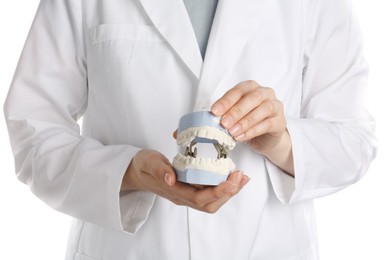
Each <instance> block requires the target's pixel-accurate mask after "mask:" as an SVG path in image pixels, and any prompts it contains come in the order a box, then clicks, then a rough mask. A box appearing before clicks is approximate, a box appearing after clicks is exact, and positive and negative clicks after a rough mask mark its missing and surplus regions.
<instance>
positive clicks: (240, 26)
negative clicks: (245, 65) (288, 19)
mask: <svg viewBox="0 0 390 260" xmlns="http://www.w3.org/2000/svg"><path fill="white" fill-rule="evenodd" d="M267 1H268V0H241V1H238V0H220V1H219V4H218V8H217V11H216V13H215V17H214V22H213V27H212V30H211V33H210V37H209V41H208V45H207V51H206V57H205V61H204V64H203V69H202V75H201V78H200V82H199V87H198V93H197V99H196V103H195V108H194V110H205V109H210V106H211V105H212V104H211V102H212V100H210V96H212V94H213V92H214V91H215V90H216V89H217V88H218V86H219V85H220V84H221V83H222V81H223V79H224V76H225V75H226V74H227V73H228V72H229V70H230V69H231V68H232V66H234V65H235V63H236V62H237V59H238V58H239V55H240V52H241V51H242V49H243V48H244V46H245V44H246V42H247V41H248V39H249V37H250V36H251V34H252V33H253V32H254V30H255V29H256V27H258V26H261V24H260V19H261V18H262V17H263V12H266V2H267ZM259 48H261V46H259ZM253 66H255V64H253ZM248 80H249V79H248ZM231 87H234V86H231Z"/></svg>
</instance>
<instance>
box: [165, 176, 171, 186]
mask: <svg viewBox="0 0 390 260" xmlns="http://www.w3.org/2000/svg"><path fill="white" fill-rule="evenodd" d="M165 182H166V183H167V184H168V185H169V186H172V177H171V175H169V173H167V174H165Z"/></svg>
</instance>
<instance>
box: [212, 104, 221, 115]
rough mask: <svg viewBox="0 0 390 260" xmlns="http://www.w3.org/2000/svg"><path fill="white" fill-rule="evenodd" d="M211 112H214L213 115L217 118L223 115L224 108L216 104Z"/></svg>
mask: <svg viewBox="0 0 390 260" xmlns="http://www.w3.org/2000/svg"><path fill="white" fill-rule="evenodd" d="M211 112H213V114H214V115H216V116H220V115H222V113H223V107H222V105H220V104H218V103H215V104H214V105H213V106H212V107H211Z"/></svg>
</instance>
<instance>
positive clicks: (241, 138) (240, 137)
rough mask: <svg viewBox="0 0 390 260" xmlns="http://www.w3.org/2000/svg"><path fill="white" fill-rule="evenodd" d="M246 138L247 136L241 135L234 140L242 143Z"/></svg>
mask: <svg viewBox="0 0 390 260" xmlns="http://www.w3.org/2000/svg"><path fill="white" fill-rule="evenodd" d="M244 137H245V134H240V135H239V136H237V137H235V138H234V139H236V140H237V141H241V140H243V139H244Z"/></svg>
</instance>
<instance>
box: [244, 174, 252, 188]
mask: <svg viewBox="0 0 390 260" xmlns="http://www.w3.org/2000/svg"><path fill="white" fill-rule="evenodd" d="M250 180H251V178H249V177H248V176H246V175H245V176H244V177H243V180H242V186H245V185H247V184H248V182H249V181H250Z"/></svg>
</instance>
